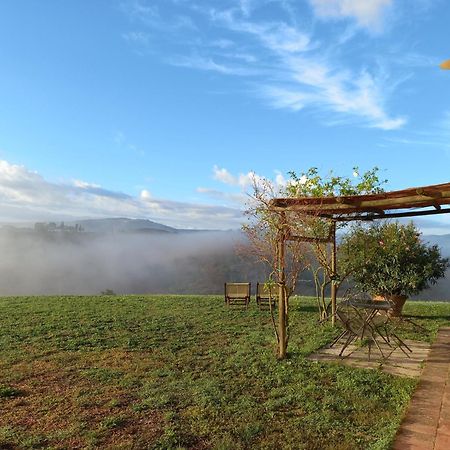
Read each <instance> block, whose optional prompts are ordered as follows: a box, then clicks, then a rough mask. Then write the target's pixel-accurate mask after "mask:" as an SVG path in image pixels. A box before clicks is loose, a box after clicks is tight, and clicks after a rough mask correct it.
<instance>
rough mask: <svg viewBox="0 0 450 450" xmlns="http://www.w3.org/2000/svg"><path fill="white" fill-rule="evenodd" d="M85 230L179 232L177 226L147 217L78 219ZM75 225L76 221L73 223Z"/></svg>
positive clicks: (97, 231) (100, 231) (103, 231)
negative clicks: (147, 218) (170, 225)
mask: <svg viewBox="0 0 450 450" xmlns="http://www.w3.org/2000/svg"><path fill="white" fill-rule="evenodd" d="M76 223H77V224H79V225H81V226H82V227H83V229H84V231H87V232H91V233H177V232H178V230H177V229H176V228H172V227H168V226H167V225H163V224H161V223H157V222H153V221H151V220H146V219H127V218H124V217H119V218H113V219H88V220H78V221H76ZM71 225H72V224H71ZM73 225H75V222H74V223H73Z"/></svg>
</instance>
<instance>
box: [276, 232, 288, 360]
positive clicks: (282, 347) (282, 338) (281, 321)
mask: <svg viewBox="0 0 450 450" xmlns="http://www.w3.org/2000/svg"><path fill="white" fill-rule="evenodd" d="M284 251H285V239H284V233H280V237H279V238H278V249H277V256H278V282H279V284H278V339H279V343H278V358H279V359H284V358H286V337H287V329H286V328H287V327H286V325H287V324H286V298H285V295H286V289H285V287H286V286H285V283H286V273H285V267H284V264H285V261H284Z"/></svg>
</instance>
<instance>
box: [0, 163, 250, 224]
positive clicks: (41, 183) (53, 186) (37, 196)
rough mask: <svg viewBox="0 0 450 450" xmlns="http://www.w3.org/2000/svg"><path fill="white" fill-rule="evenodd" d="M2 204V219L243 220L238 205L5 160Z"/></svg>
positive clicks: (1, 169)
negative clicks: (65, 175) (57, 175)
mask: <svg viewBox="0 0 450 450" xmlns="http://www.w3.org/2000/svg"><path fill="white" fill-rule="evenodd" d="M0 208H1V210H2V213H3V214H2V220H3V221H20V220H27V221H28V220H35V221H39V220H58V219H59V220H67V219H68V218H73V219H80V218H86V217H130V218H148V219H152V220H156V221H159V222H162V223H164V224H167V225H172V226H175V227H189V228H227V229H228V228H238V227H239V226H240V223H241V221H242V212H241V210H240V209H239V208H237V207H225V206H215V205H208V204H195V203H188V202H179V201H174V200H170V199H159V198H155V197H154V196H153V195H152V194H151V193H150V192H149V191H148V190H145V189H143V190H141V192H140V194H139V195H138V196H132V195H129V194H126V193H123V192H116V191H111V190H108V189H105V188H102V187H101V186H100V185H98V184H96V183H88V182H85V181H82V180H74V181H73V182H67V183H53V182H50V181H48V180H46V179H45V178H44V177H42V176H41V175H40V174H38V173H37V172H34V171H31V170H29V169H27V168H26V167H24V166H19V165H15V164H11V163H9V162H8V161H2V160H0Z"/></svg>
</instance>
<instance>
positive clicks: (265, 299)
mask: <svg viewBox="0 0 450 450" xmlns="http://www.w3.org/2000/svg"><path fill="white" fill-rule="evenodd" d="M277 300H278V287H276V286H271V285H269V284H268V283H256V304H257V305H258V306H259V309H270V306H271V305H270V302H272V307H274V306H275V303H276V301H277Z"/></svg>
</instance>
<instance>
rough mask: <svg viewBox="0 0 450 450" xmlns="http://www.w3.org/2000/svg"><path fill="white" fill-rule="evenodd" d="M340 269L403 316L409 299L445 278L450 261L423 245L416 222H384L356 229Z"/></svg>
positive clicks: (344, 244)
mask: <svg viewBox="0 0 450 450" xmlns="http://www.w3.org/2000/svg"><path fill="white" fill-rule="evenodd" d="M339 265H340V268H341V269H342V270H343V271H344V272H345V273H350V274H351V277H352V279H353V281H354V283H355V284H356V286H357V287H358V288H359V289H361V290H363V291H364V292H368V293H369V294H371V295H373V296H379V297H382V298H387V299H389V300H390V301H391V302H392V303H393V304H394V307H393V309H392V312H391V314H392V315H394V316H399V315H401V312H402V308H403V305H404V303H405V301H406V299H407V298H408V296H410V295H413V294H417V293H419V292H420V291H422V290H424V289H426V288H428V287H429V286H430V285H432V284H435V283H436V281H437V280H438V279H439V278H442V277H444V276H445V271H446V269H447V268H448V267H449V259H448V258H443V257H442V256H441V252H440V249H439V247H438V246H437V245H429V244H427V243H425V242H424V241H422V240H421V239H420V232H419V230H418V229H417V228H416V227H415V226H414V224H413V223H412V222H411V223H409V224H408V225H402V224H400V223H398V222H383V223H376V224H373V225H371V226H369V227H367V226H362V225H356V226H354V227H353V228H352V229H351V230H350V232H349V233H347V234H346V235H345V236H344V237H343V239H342V242H341V244H340V246H339Z"/></svg>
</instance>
